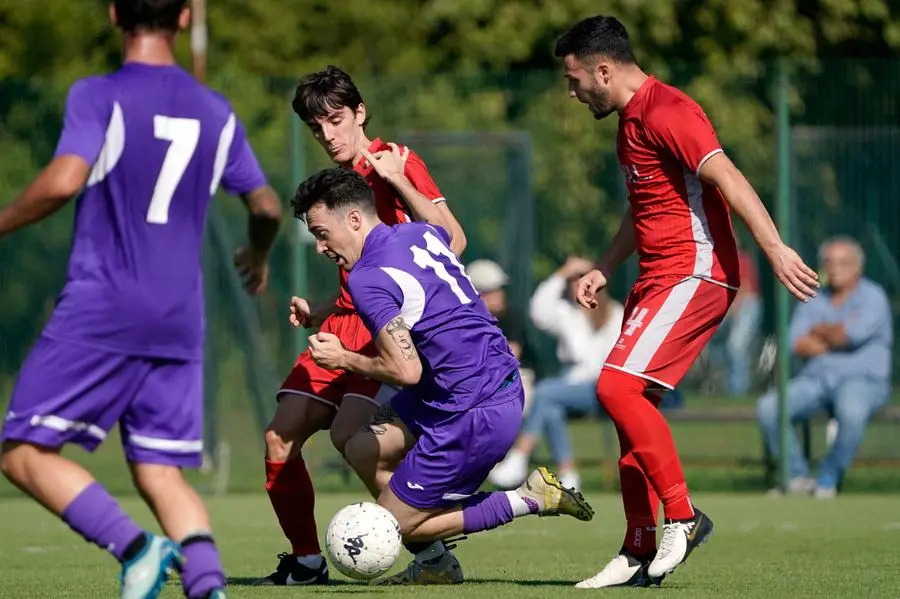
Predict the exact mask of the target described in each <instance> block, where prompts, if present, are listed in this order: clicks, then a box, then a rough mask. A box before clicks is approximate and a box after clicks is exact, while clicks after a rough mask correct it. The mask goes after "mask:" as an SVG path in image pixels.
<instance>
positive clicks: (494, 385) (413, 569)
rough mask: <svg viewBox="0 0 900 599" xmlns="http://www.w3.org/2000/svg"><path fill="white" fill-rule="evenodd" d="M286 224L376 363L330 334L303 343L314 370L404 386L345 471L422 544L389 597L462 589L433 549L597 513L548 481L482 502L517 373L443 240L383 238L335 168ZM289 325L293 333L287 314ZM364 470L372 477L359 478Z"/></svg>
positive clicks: (412, 232)
mask: <svg viewBox="0 0 900 599" xmlns="http://www.w3.org/2000/svg"><path fill="white" fill-rule="evenodd" d="M293 206H294V213H295V215H296V216H297V217H298V218H301V219H305V220H306V224H307V226H308V228H309V231H310V232H311V233H312V234H313V235H314V236H315V238H316V249H317V251H318V252H319V253H320V254H325V255H326V256H328V257H329V258H331V259H333V260H334V261H335V262H336V263H337V264H338V265H339V266H341V267H342V268H344V269H345V270H347V271H348V272H349V273H350V275H349V282H348V285H349V289H350V295H351V296H352V298H353V302H354V305H355V306H356V307H357V310H358V311H359V314H360V316H361V317H362V319H363V322H364V323H365V325H366V327H367V328H368V329H369V330H370V331H371V333H372V336H373V337H374V338H375V343H376V346H377V350H378V351H377V355H376V356H374V357H369V356H365V355H362V354H359V353H355V352H352V351H350V350H348V349H346V348H345V347H344V346H343V345H342V344H341V342H340V340H339V339H338V338H337V337H336V336H335V335H333V334H330V333H323V332H319V333H317V334H315V335H313V336H311V337H310V348H311V352H312V356H313V359H315V360H316V363H318V364H319V365H321V366H323V367H325V368H329V369H343V370H349V371H351V372H356V373H359V374H362V375H364V376H368V377H372V378H374V379H377V380H380V381H383V382H385V383H387V384H389V385H394V386H397V387H403V390H401V391H400V392H399V393H398V394H397V395H395V396H394V397H393V399H392V400H391V401H390V403H389V404H387V405H388V408H386V409H391V410H393V412H395V413H396V418H393V417H392V418H389V419H386V418H384V411H382V413H381V414H377V415H376V419H377V421H376V422H375V423H373V425H372V426H371V427H370V429H367V430H366V431H364V432H361V433H358V434H357V435H355V436H354V437H352V438H351V440H350V442H349V443H348V446H347V453H346V456H347V459H348V461H349V462H350V463H351V464H352V465H353V466H354V468H357V469H358V470H374V469H377V470H378V472H377V475H376V476H375V477H373V476H372V474H371V472H368V471H366V472H363V471H360V472H359V474H360V478H362V479H363V480H367V481H373V480H374V482H373V483H370V485H371V486H372V487H374V488H370V491H372V493H373V494H374V495H375V496H377V498H378V503H379V504H380V505H382V506H384V507H385V508H387V509H388V510H390V511H391V513H393V514H394V516H395V517H396V518H397V520H398V522H399V523H400V527H401V532H402V534H403V537H404V541H405V542H417V543H422V542H425V543H428V542H431V548H432V553H431V554H429V553H428V552H422V553H419V554H417V555H416V559H415V560H414V561H413V562H412V563H411V564H410V566H409V567H408V568H407V570H406V571H405V572H403V573H402V574H399V575H397V576H394V577H392V578H389V579H386V580H385V581H383V582H384V583H387V584H445V583H459V582H462V580H463V576H462V569H461V568H460V566H459V562H458V561H457V560H456V558H455V557H454V556H453V554H451V553H450V552H449V551H448V550H447V548H446V546H445V545H444V544H443V543H440V542H438V541H440V540H441V539H446V538H448V537H451V536H453V535H457V534H460V533H471V532H477V531H481V530H488V529H491V528H495V527H497V526H500V525H502V524H506V523H508V522H510V521H512V519H513V518H515V517H518V516H526V515H529V514H539V515H558V514H568V515H571V516H574V517H576V518H578V519H579V520H590V519H591V517H592V516H593V511H592V510H591V508H590V506H589V505H588V504H587V503H586V502H585V501H584V498H583V497H581V495H580V494H579V493H577V492H575V491H574V490H571V489H566V488H564V487H563V486H562V485H561V484H560V483H559V481H558V480H557V478H556V476H555V475H553V474H552V473H551V472H550V471H548V470H547V469H546V468H539V469H537V470H535V471H534V472H533V473H532V474H531V476H530V477H529V478H528V480H527V482H526V483H525V484H524V485H523V486H522V487H520V488H519V489H517V490H515V491H509V492H502V491H501V492H494V493H478V492H477V491H478V488H479V487H480V486H481V484H482V483H483V482H484V481H485V479H486V478H487V475H488V473H489V472H490V471H491V469H492V468H493V467H494V466H495V465H496V464H497V462H499V461H500V460H501V459H503V457H504V456H505V455H506V452H507V451H508V450H509V448H510V446H511V445H512V443H513V441H514V440H515V438H516V434H517V433H518V431H519V426H520V425H521V422H522V407H523V401H524V396H523V391H522V384H521V381H520V380H519V378H518V363H517V361H516V359H515V358H514V357H513V355H512V353H511V351H510V349H509V343H507V341H506V339H505V338H504V337H503V333H501V332H500V329H499V328H498V327H497V323H496V321H495V320H494V318H493V317H492V316H491V315H490V313H489V312H488V310H487V308H486V307H485V305H484V303H483V302H482V301H481V300H480V299H479V297H478V293H477V292H476V291H475V289H474V288H473V287H472V283H471V281H470V280H469V278H468V277H467V276H466V273H465V270H464V269H463V266H462V265H461V264H460V262H459V260H458V259H457V257H456V255H455V254H454V253H453V251H452V250H451V249H450V247H449V244H450V235H449V234H448V233H447V231H445V230H444V229H442V228H441V227H437V226H433V225H429V224H426V223H409V224H401V225H394V226H390V227H389V226H387V225H385V224H384V223H382V222H381V221H380V220H379V218H378V215H377V212H376V210H375V200H374V195H373V193H372V189H371V188H370V187H369V186H368V185H367V184H366V182H365V180H364V179H363V178H362V177H361V176H360V175H359V174H358V173H355V172H353V171H349V170H347V169H331V170H326V171H322V172H320V173H318V174H316V175H313V176H312V177H310V178H309V179H307V180H306V181H304V182H303V183H302V184H301V185H300V187H299V189H298V190H297V193H296V196H295V198H294V201H293ZM291 322H292V324H293V325H294V326H299V325H300V324H301V323H300V321H299V319H298V318H297V316H296V315H292V319H291ZM366 463H368V466H367V465H366Z"/></svg>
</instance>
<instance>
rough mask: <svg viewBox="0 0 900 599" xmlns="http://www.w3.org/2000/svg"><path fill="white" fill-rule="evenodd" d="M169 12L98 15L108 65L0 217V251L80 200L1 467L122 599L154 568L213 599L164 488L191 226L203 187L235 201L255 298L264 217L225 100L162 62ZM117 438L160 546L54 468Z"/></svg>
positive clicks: (184, 515) (182, 440)
mask: <svg viewBox="0 0 900 599" xmlns="http://www.w3.org/2000/svg"><path fill="white" fill-rule="evenodd" d="M185 5H186V0H115V2H113V4H112V5H111V6H110V17H111V19H112V22H113V23H114V24H115V25H117V26H118V27H119V28H120V29H121V30H122V32H123V39H124V65H123V66H122V68H121V69H119V70H118V71H116V72H114V73H112V74H109V75H105V76H98V77H88V78H86V79H82V80H80V81H77V82H76V83H75V84H74V85H72V88H71V89H70V90H69V96H68V99H67V101H66V108H65V118H64V125H63V131H62V134H61V136H60V140H59V144H58V146H57V149H56V155H55V157H54V158H53V160H52V162H51V163H50V164H49V165H48V166H47V167H46V168H45V169H44V170H43V172H41V173H40V174H39V175H38V176H37V178H36V179H35V181H34V182H33V183H32V184H31V185H30V186H29V187H28V188H27V189H25V191H24V192H23V193H22V194H21V195H20V196H19V197H18V198H17V199H16V200H15V201H14V202H12V203H11V204H9V205H7V206H5V207H4V208H3V209H2V210H0V236H4V235H8V234H9V233H11V232H12V231H15V230H16V229H19V228H21V227H24V226H26V225H28V224H30V223H33V222H36V221H39V220H41V219H43V218H45V217H47V216H49V215H50V214H51V213H53V212H54V211H55V210H57V209H58V208H60V207H61V206H62V205H64V204H65V203H66V202H68V201H69V200H70V199H71V198H72V197H73V196H75V195H76V194H78V193H79V192H80V191H81V192H82V193H81V197H80V198H79V200H78V207H77V211H76V216H75V231H74V237H73V242H72V253H71V257H70V261H69V269H68V277H67V281H66V285H65V288H64V289H63V292H62V294H61V295H60V298H59V301H58V304H57V306H56V309H55V310H54V312H53V316H52V317H51V319H50V321H49V322H48V323H47V325H46V327H45V328H44V330H43V333H42V334H41V336H40V338H39V339H38V340H37V342H36V344H35V345H34V347H33V348H32V350H31V352H30V354H29V355H28V358H27V359H26V361H25V363H24V364H23V366H22V369H21V371H20V373H19V376H18V380H17V382H16V386H15V389H14V391H13V396H12V399H11V402H10V405H9V412H8V414H7V415H6V421H5V424H4V428H3V433H2V443H3V445H2V455H0V467H2V470H3V474H4V475H5V476H6V477H7V478H8V479H9V480H10V481H12V482H13V483H14V484H15V485H16V486H18V487H19V488H20V489H22V490H23V491H24V492H26V493H28V494H29V495H30V496H31V497H33V498H34V499H35V500H36V501H38V502H39V503H40V504H41V505H43V506H44V507H45V508H47V509H48V510H50V511H51V512H53V513H54V514H56V515H58V516H60V517H61V518H62V520H63V521H65V522H66V524H68V525H69V526H70V527H71V528H72V529H73V530H74V531H75V532H77V533H79V534H80V535H81V536H82V537H84V538H85V539H86V540H87V541H90V542H92V543H95V544H96V545H98V546H99V547H101V548H104V549H106V550H107V551H109V552H110V553H112V554H113V556H115V557H116V559H118V560H119V561H120V562H121V564H122V577H121V581H122V589H121V596H122V597H124V598H128V599H132V598H139V599H143V598H148V597H156V596H157V595H158V594H159V592H160V590H161V588H162V586H163V584H164V583H165V580H166V571H167V570H168V569H169V568H170V567H180V568H181V570H182V581H183V585H184V592H185V595H186V596H187V597H190V598H198V597H211V598H221V597H224V596H225V595H224V590H223V589H224V586H225V576H224V574H223V571H222V565H221V560H220V557H219V553H218V550H217V549H216V546H215V544H214V542H213V538H212V536H211V531H210V523H209V517H208V515H207V512H206V508H205V507H204V505H203V502H202V500H201V499H200V497H199V496H198V495H197V494H196V492H195V491H194V490H193V489H192V488H191V487H190V485H188V484H187V482H186V481H185V480H184V478H183V477H182V474H181V469H182V468H184V467H197V466H199V464H200V461H201V451H202V424H203V389H202V387H203V351H202V350H203V332H204V331H203V329H204V315H203V281H202V277H201V272H200V253H201V245H202V238H203V229H204V222H205V220H206V211H207V209H208V207H209V203H210V200H211V198H212V196H213V194H214V193H215V191H216V189H217V188H218V187H219V185H220V184H221V185H222V186H223V187H224V188H225V189H226V190H227V191H228V192H230V193H232V194H234V195H238V196H240V197H241V198H242V199H243V201H244V203H245V204H246V206H247V208H248V209H249V211H250V219H249V231H248V233H249V244H248V245H247V247H245V248H242V249H240V250H239V251H238V253H237V255H236V259H235V263H236V266H237V267H238V269H239V271H240V272H241V274H242V276H243V277H244V280H245V286H246V288H247V290H248V291H249V292H250V293H258V292H260V291H261V290H262V289H263V288H264V287H265V285H266V279H267V275H268V267H267V263H268V254H269V250H270V248H271V246H272V243H273V241H274V239H275V236H276V235H277V231H278V225H279V222H280V219H281V207H280V203H279V200H278V198H277V196H276V195H275V193H274V192H273V191H272V189H271V188H270V187H269V186H268V184H267V183H266V179H265V176H264V175H263V173H262V172H261V170H260V168H259V165H258V163H257V161H256V158H255V157H254V155H253V151H252V149H251V148H250V146H249V144H248V142H247V139H246V137H245V134H244V129H243V127H242V125H241V123H240V121H238V119H237V118H236V116H235V114H234V112H233V111H232V109H231V106H230V105H229V103H228V101H227V100H225V98H223V97H222V96H220V95H219V94H216V93H214V92H212V91H210V90H208V89H206V88H205V87H203V86H202V85H201V84H200V83H198V82H197V81H196V80H195V79H194V78H193V77H191V75H190V74H188V73H187V72H185V71H183V70H182V69H180V68H179V67H178V66H177V65H176V64H175V58H174V54H173V46H174V38H175V34H176V33H177V32H178V31H179V30H180V29H184V28H185V27H187V25H188V22H189V20H190V14H189V11H188V9H187V8H186V6H185ZM82 189H83V191H82ZM116 423H118V424H119V427H120V431H121V434H122V442H123V445H124V450H125V456H126V458H127V460H128V463H129V466H130V468H131V473H132V476H133V479H134V481H135V484H136V486H137V488H138V489H139V491H140V493H141V495H142V496H143V497H144V499H145V500H146V501H147V504H148V505H149V506H150V508H151V509H152V510H153V512H154V514H155V515H156V517H157V519H158V520H159V523H160V524H161V526H162V528H163V530H164V531H165V534H166V535H167V536H166V537H159V536H155V535H153V534H152V533H150V532H148V531H145V530H143V529H142V528H141V527H140V526H139V525H138V524H137V523H135V522H134V520H132V519H131V518H130V517H129V516H128V515H126V514H125V513H124V512H123V511H122V509H121V508H120V507H119V505H118V504H117V503H116V501H115V500H114V499H113V498H112V497H111V496H110V494H109V493H108V492H107V491H106V490H105V489H104V488H103V487H102V486H101V485H100V484H99V483H98V482H96V481H95V480H94V478H93V477H92V476H91V474H90V473H89V472H88V471H87V470H85V469H84V468H82V467H81V466H79V465H78V464H76V463H74V462H72V461H70V460H68V459H66V458H64V457H62V456H61V455H60V450H61V448H62V447H63V446H64V445H65V444H67V443H74V444H77V445H80V446H81V447H83V448H84V449H86V450H88V451H92V450H94V449H95V448H96V447H97V446H98V445H99V444H100V443H101V442H102V441H103V440H104V439H105V438H106V435H107V433H108V432H109V430H110V429H111V428H112V427H113V426H114V425H115V424H116ZM176 543H177V544H176Z"/></svg>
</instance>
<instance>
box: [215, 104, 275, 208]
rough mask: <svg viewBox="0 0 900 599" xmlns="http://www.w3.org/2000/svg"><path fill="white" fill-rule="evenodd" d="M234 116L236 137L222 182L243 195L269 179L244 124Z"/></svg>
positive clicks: (230, 190) (229, 191) (233, 193)
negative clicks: (257, 157)
mask: <svg viewBox="0 0 900 599" xmlns="http://www.w3.org/2000/svg"><path fill="white" fill-rule="evenodd" d="M232 118H234V123H235V125H234V137H233V139H232V140H231V148H230V150H229V152H228V161H227V162H226V163H225V170H224V172H223V173H222V182H221V183H222V187H224V188H225V191H227V192H228V193H230V194H232V195H242V194H245V193H249V192H251V191H253V190H254V189H259V188H260V187H262V186H264V185H266V183H267V181H266V176H265V174H263V172H262V169H261V168H260V166H259V162H258V161H257V160H256V155H255V154H254V153H253V148H251V147H250V142H249V141H247V134H246V132H245V131H244V125H243V124H242V123H241V120H240V119H239V118H237V116H235V115H233V114H232Z"/></svg>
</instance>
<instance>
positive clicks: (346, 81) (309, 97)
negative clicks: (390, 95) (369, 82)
mask: <svg viewBox="0 0 900 599" xmlns="http://www.w3.org/2000/svg"><path fill="white" fill-rule="evenodd" d="M360 104H364V102H363V99H362V94H360V93H359V89H358V88H357V87H356V84H355V83H353V79H351V78H350V75H348V74H347V73H346V71H344V70H343V69H341V68H340V67H336V66H334V65H331V64H330V65H328V66H327V67H325V68H324V69H322V70H321V71H316V72H315V73H310V74H309V75H306V76H305V77H303V79H301V80H300V83H299V84H297V91H296V92H294V100H293V102H291V107H293V109H294V112H296V113H297V116H299V117H300V120H302V121H303V122H304V123H306V124H307V125H312V124H313V123H314V122H315V119H317V118H322V117H325V116H328V114H329V113H330V112H332V111H334V110H340V109H342V108H344V107H345V106H346V107H347V108H349V109H350V110H353V111H355V110H356V109H357V108H359V105H360ZM368 123H369V112H368V110H367V111H366V121H365V122H364V123H363V127H365V126H366V125H367V124H368Z"/></svg>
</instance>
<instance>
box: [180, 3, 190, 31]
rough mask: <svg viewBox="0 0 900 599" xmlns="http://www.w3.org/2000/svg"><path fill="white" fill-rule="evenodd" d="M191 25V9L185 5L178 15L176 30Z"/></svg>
mask: <svg viewBox="0 0 900 599" xmlns="http://www.w3.org/2000/svg"><path fill="white" fill-rule="evenodd" d="M190 25H191V9H190V8H188V7H187V6H185V7H184V8H182V9H181V14H180V15H178V30H179V31H184V30H186V29H187V28H188V27H190Z"/></svg>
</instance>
